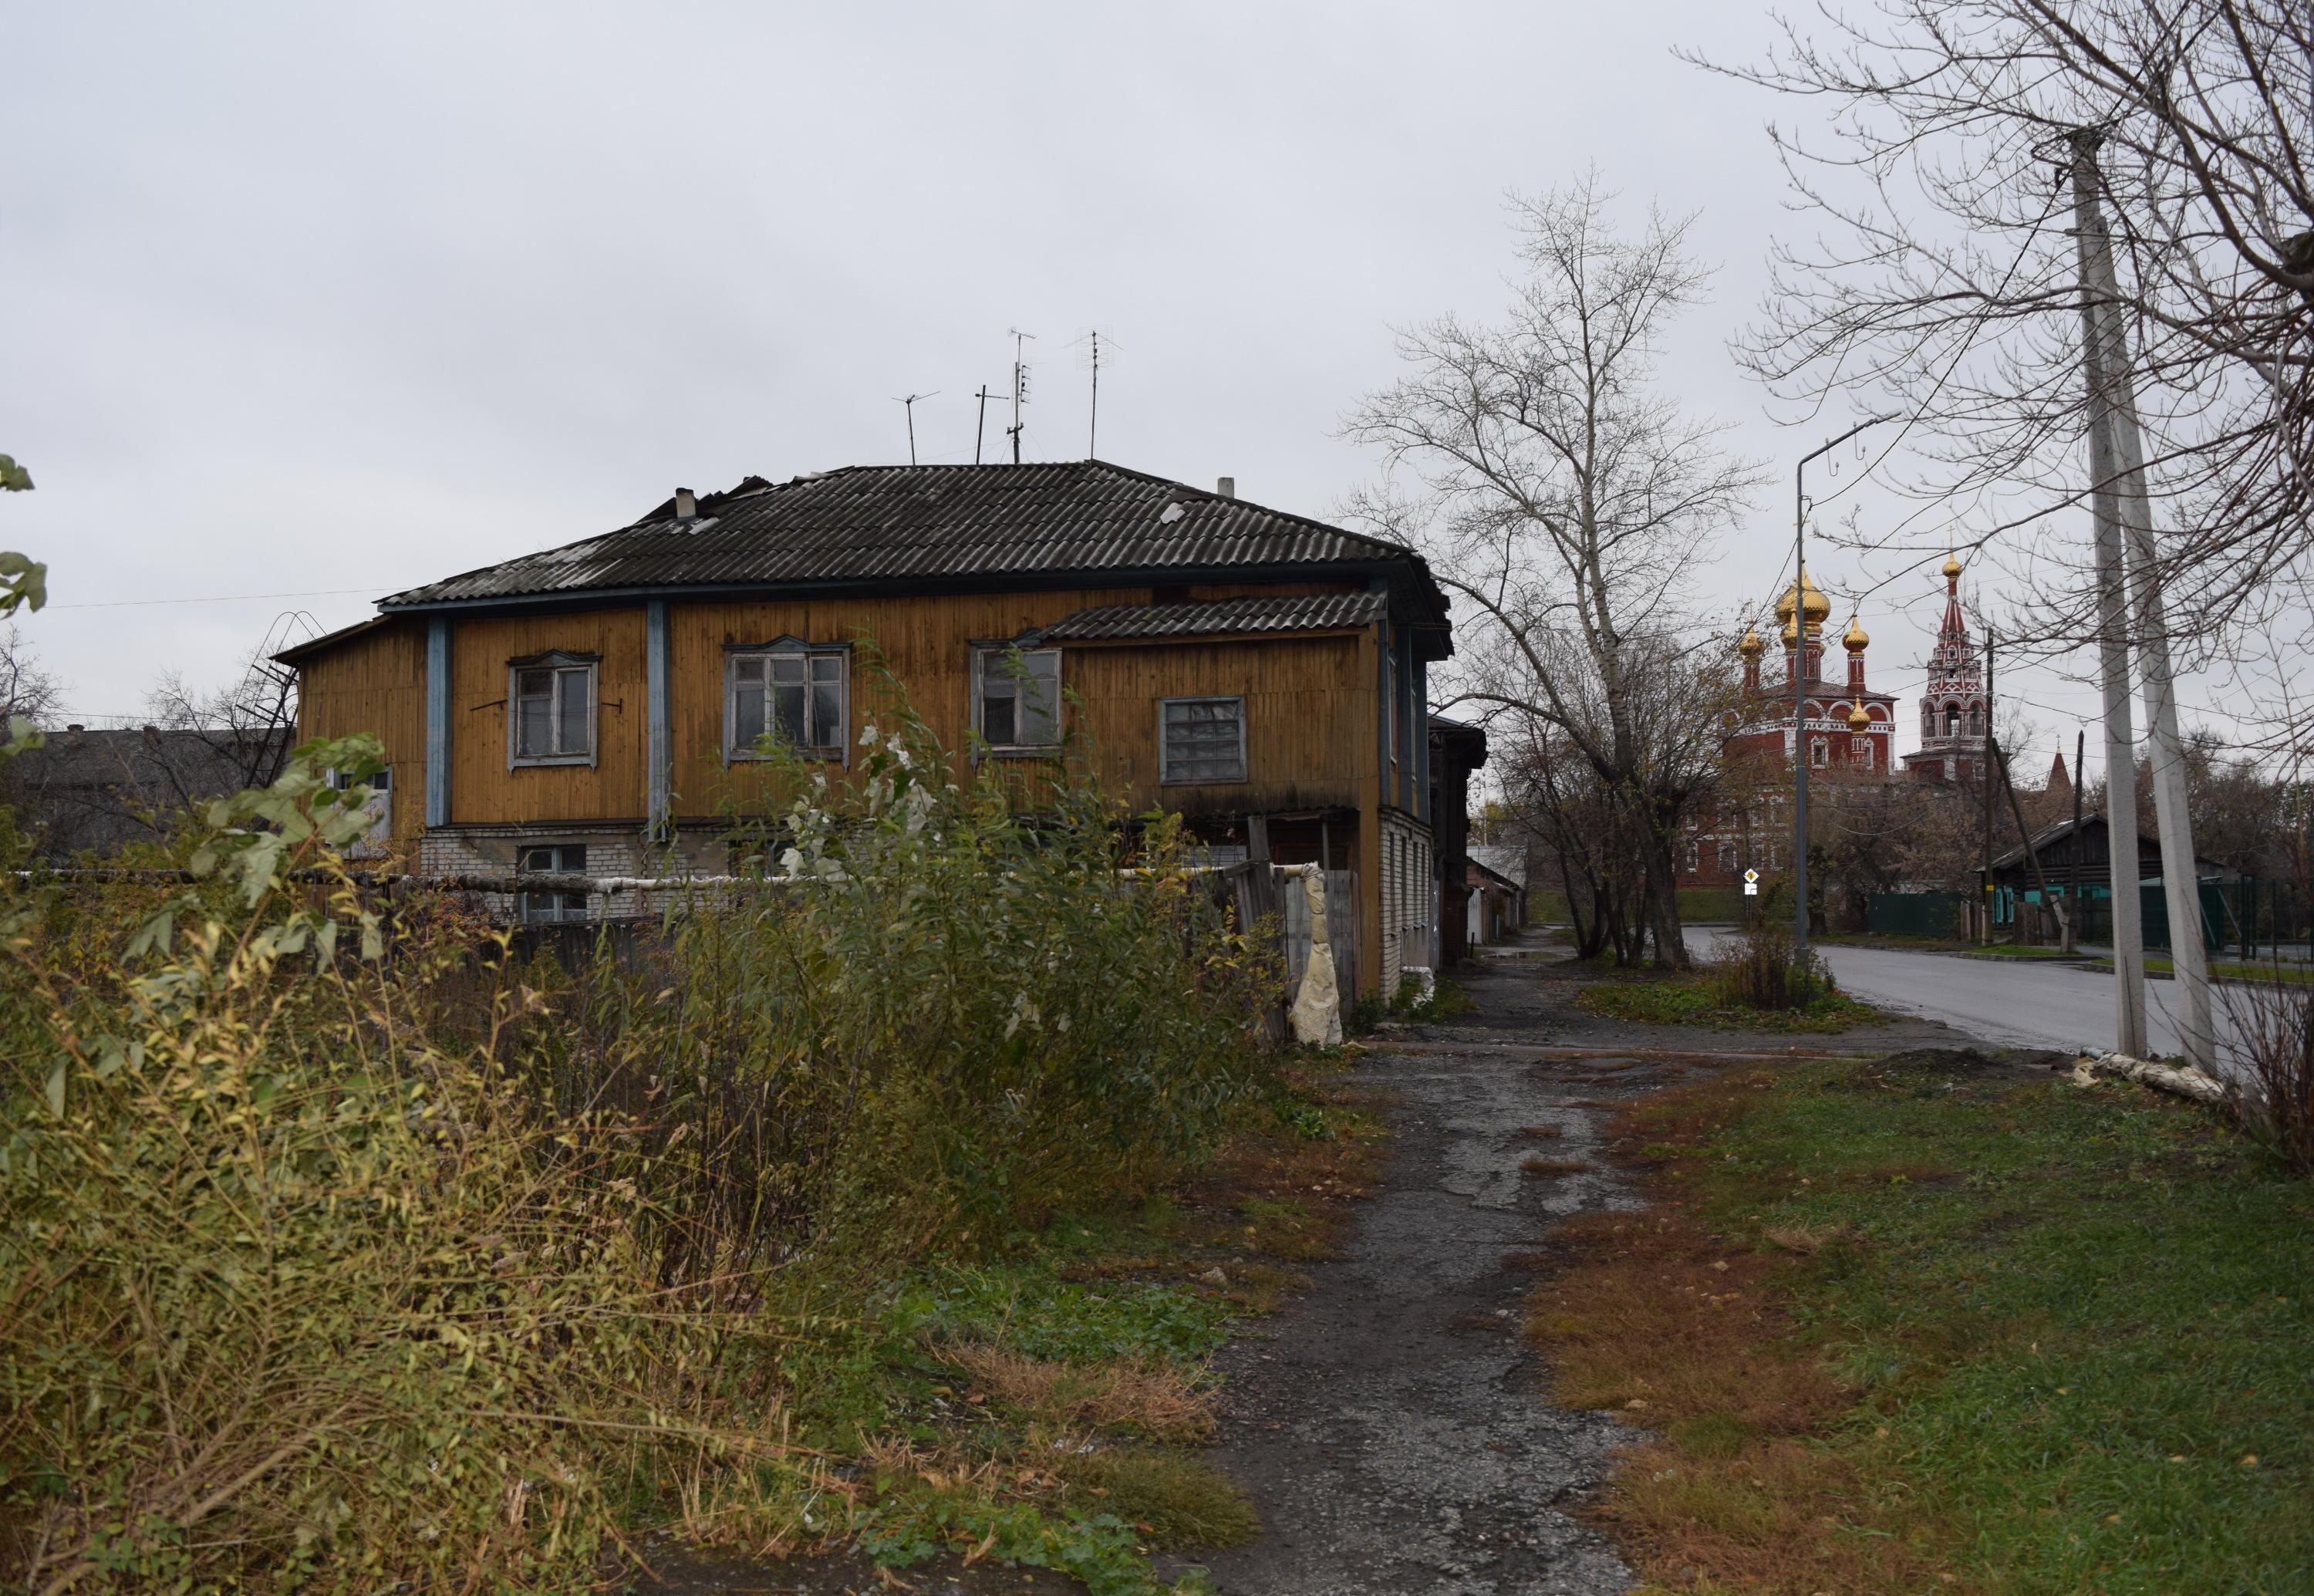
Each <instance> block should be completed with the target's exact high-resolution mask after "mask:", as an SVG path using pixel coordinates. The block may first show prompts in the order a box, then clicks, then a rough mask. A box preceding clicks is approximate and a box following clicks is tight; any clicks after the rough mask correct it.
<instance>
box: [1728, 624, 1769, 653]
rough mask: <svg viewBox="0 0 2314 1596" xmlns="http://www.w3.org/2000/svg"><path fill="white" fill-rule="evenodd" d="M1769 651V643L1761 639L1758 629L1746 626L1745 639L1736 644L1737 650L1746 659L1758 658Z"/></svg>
mask: <svg viewBox="0 0 2314 1596" xmlns="http://www.w3.org/2000/svg"><path fill="white" fill-rule="evenodd" d="M1767 651H1768V645H1767V644H1765V643H1763V642H1762V641H1761V640H1760V634H1759V632H1758V630H1756V629H1754V628H1753V627H1749V626H1746V627H1745V628H1744V640H1743V641H1742V642H1740V643H1738V644H1736V653H1738V654H1741V655H1742V656H1743V657H1744V658H1746V659H1757V658H1759V657H1760V656H1761V655H1762V654H1765V653H1766V652H1767Z"/></svg>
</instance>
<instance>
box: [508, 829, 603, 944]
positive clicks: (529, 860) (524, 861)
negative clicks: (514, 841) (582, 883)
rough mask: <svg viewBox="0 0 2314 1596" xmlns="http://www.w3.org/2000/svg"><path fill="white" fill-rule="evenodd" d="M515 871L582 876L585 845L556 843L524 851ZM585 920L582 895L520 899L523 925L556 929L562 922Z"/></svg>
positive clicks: (531, 894)
mask: <svg viewBox="0 0 2314 1596" xmlns="http://www.w3.org/2000/svg"><path fill="white" fill-rule="evenodd" d="M520 861H521V862H520V863H519V865H518V866H517V869H520V870H521V871H522V873H523V874H524V875H526V876H583V875H585V874H586V873H587V844H586V843H584V842H557V843H552V844H550V845H548V846H546V847H543V848H526V849H524V850H523V851H522V853H521V855H520ZM586 918H587V895H586V894H585V893H583V892H526V893H524V894H523V895H522V922H523V923H524V924H525V925H555V924H560V923H561V922H562V921H572V920H584V919H586Z"/></svg>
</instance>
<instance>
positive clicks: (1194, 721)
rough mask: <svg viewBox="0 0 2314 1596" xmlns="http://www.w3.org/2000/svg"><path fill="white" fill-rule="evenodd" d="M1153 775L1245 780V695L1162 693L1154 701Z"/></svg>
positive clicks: (1168, 781)
mask: <svg viewBox="0 0 2314 1596" xmlns="http://www.w3.org/2000/svg"><path fill="white" fill-rule="evenodd" d="M1157 732H1158V765H1159V769H1158V780H1159V781H1160V782H1161V783H1162V784H1163V785H1165V786H1168V787H1174V786H1184V785H1188V784H1191V783H1196V782H1208V781H1242V780H1245V700H1243V699H1242V698H1168V699H1160V700H1159V701H1158V705H1157Z"/></svg>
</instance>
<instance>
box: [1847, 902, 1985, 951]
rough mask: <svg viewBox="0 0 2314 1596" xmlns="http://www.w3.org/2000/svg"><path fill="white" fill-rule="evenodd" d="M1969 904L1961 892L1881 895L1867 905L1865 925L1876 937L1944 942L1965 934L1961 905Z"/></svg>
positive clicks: (1865, 907)
mask: <svg viewBox="0 0 2314 1596" xmlns="http://www.w3.org/2000/svg"><path fill="white" fill-rule="evenodd" d="M1967 901H1968V897H1967V895H1966V894H1965V893H1957V892H1878V893H1875V894H1873V895H1872V898H1871V901H1870V902H1868V904H1865V906H1864V922H1865V924H1866V925H1867V926H1868V927H1869V928H1870V929H1871V930H1872V933H1873V934H1874V935H1875V936H1881V937H1930V938H1934V939H1939V940H1944V939H1949V938H1953V937H1957V936H1959V935H1960V934H1961V920H1960V913H1961V905H1962V904H1965V903H1966V902H1967Z"/></svg>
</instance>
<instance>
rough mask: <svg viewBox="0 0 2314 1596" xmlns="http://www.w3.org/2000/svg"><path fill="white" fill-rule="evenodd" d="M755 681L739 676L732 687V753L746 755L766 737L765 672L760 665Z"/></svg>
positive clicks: (756, 671) (757, 667) (755, 673)
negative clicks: (762, 737) (758, 739)
mask: <svg viewBox="0 0 2314 1596" xmlns="http://www.w3.org/2000/svg"><path fill="white" fill-rule="evenodd" d="M753 675H754V678H755V679H754V680H752V681H750V680H749V679H748V678H747V677H746V676H745V675H742V676H739V677H738V678H737V680H736V681H735V682H733V683H732V686H731V751H732V752H733V753H735V754H746V753H747V752H749V751H751V750H752V749H753V748H754V747H755V740H756V739H757V738H758V737H760V736H763V735H764V672H763V668H762V666H761V665H760V664H759V665H758V666H756V668H755V672H754V673H753Z"/></svg>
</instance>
